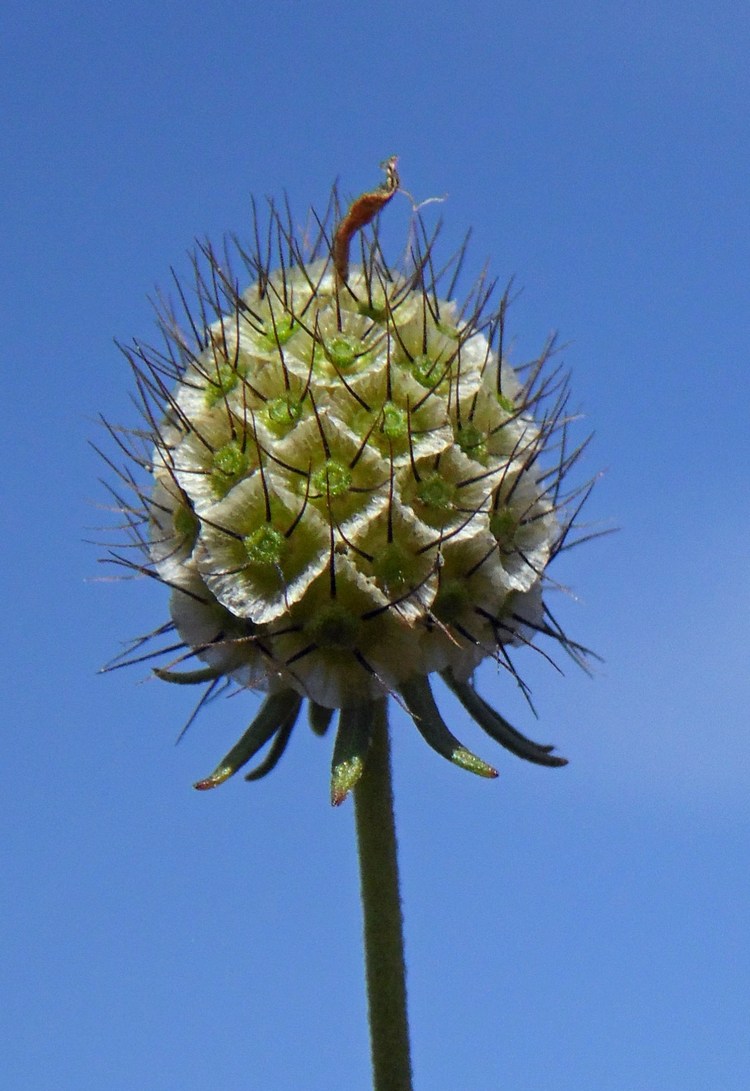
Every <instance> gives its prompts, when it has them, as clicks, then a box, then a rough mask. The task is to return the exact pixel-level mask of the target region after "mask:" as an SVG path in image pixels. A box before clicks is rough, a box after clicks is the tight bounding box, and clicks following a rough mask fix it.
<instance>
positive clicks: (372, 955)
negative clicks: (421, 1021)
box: [354, 701, 411, 1091]
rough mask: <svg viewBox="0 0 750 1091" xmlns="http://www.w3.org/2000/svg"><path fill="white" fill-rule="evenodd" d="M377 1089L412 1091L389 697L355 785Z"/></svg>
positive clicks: (375, 719) (376, 716)
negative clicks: (388, 712)
mask: <svg viewBox="0 0 750 1091" xmlns="http://www.w3.org/2000/svg"><path fill="white" fill-rule="evenodd" d="M354 812H355V816H356V825H357V846H358V851H359V870H360V885H361V891H362V909H363V914H364V941H365V968H366V975H367V1000H368V1012H369V1020H370V1044H371V1050H372V1070H373V1089H374V1091H410V1089H411V1061H410V1052H409V1024H408V1019H407V1004H406V969H405V962H404V937H403V916H402V912H401V899H400V893H399V878H398V858H397V846H396V827H395V819H394V810H393V789H392V783H391V759H390V742H389V738H388V717H387V710H386V702H385V701H379V702H377V704H376V706H375V710H374V716H373V726H372V742H371V744H370V750H369V753H368V756H367V764H366V766H365V770H364V773H363V775H362V778H361V779H360V781H359V783H358V784H357V786H356V788H355V789H354Z"/></svg>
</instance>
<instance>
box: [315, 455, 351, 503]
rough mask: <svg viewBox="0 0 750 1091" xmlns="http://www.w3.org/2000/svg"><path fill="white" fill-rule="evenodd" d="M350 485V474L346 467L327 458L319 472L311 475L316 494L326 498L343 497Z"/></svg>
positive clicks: (333, 459)
mask: <svg viewBox="0 0 750 1091" xmlns="http://www.w3.org/2000/svg"><path fill="white" fill-rule="evenodd" d="M351 483H352V472H351V470H350V469H349V467H348V466H344V464H343V463H341V462H337V460H336V459H335V458H328V459H326V461H325V462H324V464H323V465H322V466H321V468H320V469H319V470H316V471H315V473H314V474H313V475H312V486H313V488H314V489H315V491H316V492H318V493H323V494H324V495H328V496H343V494H344V493H345V492H347V491H348V489H349V487H350V486H351Z"/></svg>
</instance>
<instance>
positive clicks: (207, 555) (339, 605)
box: [111, 159, 591, 803]
mask: <svg viewBox="0 0 750 1091" xmlns="http://www.w3.org/2000/svg"><path fill="white" fill-rule="evenodd" d="M384 168H385V170H386V180H385V183H384V184H383V185H382V186H381V187H380V188H379V189H377V190H375V191H374V192H372V193H367V194H363V195H362V196H361V197H359V198H358V199H357V200H356V201H354V202H353V204H352V205H351V206H350V207H349V209H348V211H347V212H346V213H345V214H342V212H341V210H340V208H339V203H338V197H337V194H336V191H335V190H334V191H333V194H332V198H331V202H330V204H329V208H328V211H327V213H326V215H325V216H323V217H315V219H314V224H315V228H314V231H313V233H312V237H311V238H308V237H307V236H302V237H300V235H299V234H298V233H297V232H296V231H295V229H294V228H293V225H292V219H291V215H290V214H289V211H288V209H287V208H284V209H279V208H277V207H276V206H275V205H274V204H273V203H271V204H270V205H269V215H268V217H267V222H266V224H265V226H262V225H261V222H260V220H261V217H260V216H258V215H257V213H256V216H255V233H254V241H253V244H252V246H251V247H250V248H249V249H248V248H247V247H246V246H244V245H243V244H241V243H239V242H237V241H234V242H233V244H232V246H231V247H230V246H227V247H225V251H224V253H222V254H221V255H219V254H217V252H216V251H215V250H214V249H213V248H212V247H211V246H209V245H202V246H200V247H199V252H198V254H197V255H196V257H195V260H194V273H195V277H194V285H193V286H192V295H193V296H194V298H188V294H187V293H186V291H185V290H183V288H182V287H181V286H180V285H179V283H178V285H177V290H178V293H179V301H180V306H181V316H180V315H178V314H177V313H175V311H174V310H173V309H172V308H171V307H169V306H166V307H164V308H163V310H162V312H161V314H160V328H161V332H162V335H163V339H164V345H163V347H161V348H159V349H156V348H153V347H151V346H146V345H144V344H141V343H135V344H134V345H133V346H132V347H130V348H126V349H125V350H124V351H125V355H126V356H127V358H128V360H129V361H130V364H131V367H132V371H133V374H134V377H135V382H136V389H137V393H138V398H139V402H140V408H141V411H142V416H143V422H144V426H143V428H141V429H138V430H136V431H132V432H129V433H128V432H124V431H123V430H121V429H114V428H112V429H111V431H112V433H113V435H115V438H116V439H117V442H118V444H119V445H120V447H121V448H123V449H124V450H125V451H126V453H127V456H128V465H127V466H126V467H125V468H124V469H122V470H121V471H119V480H120V485H119V486H118V487H116V488H115V490H114V492H115V494H116V497H117V502H118V506H119V507H120V508H121V510H122V511H123V512H124V513H125V515H126V519H127V527H128V530H129V532H130V535H131V537H132V543H131V544H133V545H134V546H135V548H136V551H137V552H136V559H133V556H132V555H128V554H127V553H125V552H123V551H117V552H113V554H112V559H114V560H115V561H116V562H117V563H118V564H123V565H125V566H126V567H127V568H129V569H132V570H135V571H136V572H138V573H143V574H147V575H149V576H152V577H155V578H156V579H158V580H159V581H161V582H162V583H163V584H165V585H166V586H167V587H168V588H169V589H170V592H171V598H170V615H171V620H170V622H169V623H168V624H167V625H165V626H162V627H161V628H160V629H159V630H157V632H156V633H154V634H150V637H149V638H143V640H142V641H139V642H137V643H136V645H135V649H136V650H135V651H134V650H133V648H131V649H130V651H129V653H126V655H125V656H124V657H123V658H122V659H121V660H120V662H128V661H132V660H133V658H137V659H138V660H142V659H143V658H144V657H149V656H151V655H153V656H159V655H160V656H162V661H163V663H164V665H163V666H160V667H158V668H156V670H155V673H156V674H157V675H158V677H159V678H161V679H163V680H165V681H168V682H172V683H179V684H200V683H203V684H205V685H206V686H207V689H206V693H205V695H204V700H205V699H207V698H208V697H211V696H214V695H215V694H216V693H217V692H219V691H220V690H221V689H222V688H223V687H224V686H225V685H234V686H239V687H246V688H249V689H258V690H263V691H265V692H266V697H265V700H264V701H263V703H262V705H261V707H260V710H259V711H258V714H257V716H256V717H255V719H254V720H253V722H252V723H251V725H250V727H249V728H248V729H247V731H246V732H245V734H244V735H243V736H242V738H241V739H240V740H239V742H238V743H237V744H236V745H235V746H234V747H233V748H232V750H231V751H230V752H229V753H228V754H227V755H226V756H225V757H224V758H223V760H222V761H221V762H220V763H219V765H218V767H217V768H216V770H215V771H214V772H213V773H212V774H211V775H210V776H208V777H206V778H205V779H203V780H201V781H199V782H198V783H197V784H196V787H197V788H201V789H205V788H211V787H214V786H215V785H218V784H220V783H221V782H222V781H224V780H226V779H227V778H228V777H229V776H231V775H232V774H233V773H235V772H236V771H237V770H239V769H240V768H242V767H243V766H244V765H245V764H246V763H247V762H248V761H250V760H251V759H252V758H253V757H254V756H255V755H256V754H258V753H259V751H261V749H262V748H263V747H264V746H266V745H267V744H270V747H269V750H268V753H267V755H266V757H265V758H264V760H263V761H262V762H261V764H260V765H259V766H258V767H257V768H255V769H254V770H253V771H252V772H251V773H250V774H248V775H247V779H253V778H256V777H258V776H261V775H263V774H264V773H266V772H268V771H269V770H270V769H271V768H273V766H274V765H275V763H276V762H277V760H278V758H279V757H280V755H281V754H282V752H283V750H284V748H285V747H286V744H287V742H288V740H289V737H290V734H291V732H292V729H293V727H294V725H295V722H296V721H297V719H298V715H299V712H300V709H301V706H302V704H303V702H304V701H305V700H307V701H308V703H309V717H310V722H311V725H312V727H313V728H314V729H315V730H316V731H317V732H318V733H320V734H322V733H323V732H324V731H325V729H326V728H327V727H328V725H329V722H330V721H331V719H332V716H333V713H334V712H335V711H338V726H337V734H336V740H335V744H334V750H333V771H332V785H331V792H332V799H333V802H334V803H339V802H341V801H342V800H343V799H344V798H345V796H346V795H347V793H348V792H349V791H350V790H351V789H352V788H353V786H354V785H355V784H356V782H357V780H358V779H359V777H360V775H361V773H362V770H363V768H364V763H365V761H366V758H367V753H368V747H369V743H370V738H371V732H372V725H373V720H374V717H375V715H376V712H377V711H378V709H379V708H381V706H382V704H383V702H385V701H386V699H387V698H388V697H390V696H393V697H394V698H395V699H396V700H397V701H398V702H399V703H400V704H401V705H402V707H404V708H406V709H407V710H408V712H409V713H410V715H411V717H412V719H413V721H414V723H415V725H416V727H417V728H418V730H419V731H420V732H421V734H422V735H423V736H424V738H425V740H426V741H427V742H428V743H429V745H430V746H431V747H432V748H433V749H434V750H436V751H437V752H438V753H439V754H442V755H443V756H444V757H447V758H449V759H450V760H451V761H453V762H455V763H456V764H457V765H460V766H462V767H463V768H465V769H468V770H470V771H471V772H474V773H477V774H479V775H480V776H485V777H494V776H496V775H497V774H496V771H495V769H494V768H493V767H492V766H491V765H489V764H487V762H485V761H484V760H482V759H481V758H479V757H477V756H475V755H474V754H473V753H471V752H470V751H469V750H467V749H466V748H465V747H464V746H463V745H462V744H461V743H460V742H459V741H458V739H456V738H455V737H454V735H453V734H452V732H451V731H450V730H449V728H448V727H447V725H446V724H445V722H444V720H443V718H442V716H441V714H440V712H439V710H438V707H437V705H436V703H435V700H434V697H433V694H432V689H431V685H430V680H429V676H430V675H431V674H434V673H436V672H437V673H439V674H440V675H441V676H442V678H443V679H444V681H445V683H446V684H447V685H448V687H449V688H450V689H451V690H452V691H453V692H454V694H455V695H456V696H457V698H458V700H459V701H460V702H461V704H462V705H463V706H464V707H465V709H466V710H467V711H468V712H469V714H470V715H471V716H472V717H473V718H474V720H476V721H477V723H479V724H480V725H481V727H482V728H483V729H484V730H485V731H486V732H487V734H488V735H490V736H491V737H492V738H493V739H494V740H496V741H497V742H498V743H500V744H501V745H502V746H504V747H505V748H507V749H508V750H510V751H512V752H513V753H515V754H517V755H518V756H519V757H522V758H525V759H526V760H528V761H531V762H536V763H537V764H540V765H546V766H560V765H564V764H565V759H564V758H561V757H559V756H557V755H556V754H554V753H553V748H552V747H551V746H546V745H540V744H538V743H534V742H532V741H531V740H529V739H528V738H526V737H525V736H523V735H522V734H521V733H520V732H518V731H517V730H516V729H515V728H513V727H512V726H511V725H510V724H509V723H508V722H507V721H506V720H505V719H504V718H503V717H502V716H501V715H500V714H499V713H497V712H496V711H495V710H494V709H493V708H492V707H491V706H490V705H489V704H487V702H486V701H485V700H484V699H483V698H482V697H481V696H480V694H479V693H478V692H477V690H476V689H475V688H474V685H473V682H472V678H473V673H474V671H475V669H476V667H477V666H478V665H479V664H480V663H481V662H482V661H483V660H484V659H486V658H488V657H492V658H494V659H495V660H496V661H497V662H498V663H499V664H501V665H502V666H504V667H506V668H508V670H509V671H510V672H511V673H512V674H513V676H514V677H515V678H516V679H517V681H518V682H519V684H521V685H522V686H523V683H522V682H521V680H520V678H518V675H517V674H516V671H515V666H514V664H513V661H512V659H511V655H510V649H512V648H514V647H517V646H523V645H534V646H536V641H537V640H538V638H540V637H542V638H548V639H550V640H552V641H554V642H557V644H559V645H560V646H561V647H562V648H563V649H564V650H565V651H566V652H567V653H569V654H570V655H571V656H572V657H573V658H574V659H575V660H577V661H578V662H579V663H584V661H585V655H586V650H585V649H584V648H582V647H581V646H580V645H578V644H576V643H574V642H572V641H570V640H569V639H568V638H567V637H566V636H565V634H564V633H563V631H562V629H561V628H560V626H559V625H558V624H557V623H556V621H555V620H554V618H553V616H552V614H551V613H550V610H549V606H548V604H547V603H546V601H545V595H544V592H545V584H546V583H547V581H548V580H549V576H548V568H549V565H550V563H551V562H552V561H553V560H554V558H555V557H556V556H557V555H558V554H559V553H560V552H561V551H562V550H563V549H565V548H568V547H569V546H570V545H571V544H572V543H571V531H572V529H573V528H574V527H575V525H576V519H577V516H578V513H579V511H580V508H581V505H582V503H583V501H584V500H585V498H586V496H587V495H588V492H589V490H590V487H591V483H590V482H589V483H587V484H585V485H583V486H579V487H577V488H574V489H572V490H571V489H568V488H567V487H566V477H567V474H568V471H569V470H570V468H571V467H572V466H573V464H574V463H575V462H576V461H577V459H578V457H579V455H580V453H581V451H582V449H583V447H584V446H585V444H581V445H579V446H575V447H572V448H571V447H570V446H569V443H568V423H569V419H570V418H569V415H568V412H567V408H566V407H567V398H568V388H567V380H566V377H565V376H564V375H562V374H561V372H560V370H559V369H555V368H551V367H548V366H547V364H548V361H549V358H550V355H551V348H552V346H551V344H548V345H547V346H546V347H545V349H544V351H543V352H542V354H541V355H540V357H539V358H538V359H537V360H535V361H534V362H533V363H531V364H529V365H527V366H525V367H524V368H523V369H520V370H518V371H516V370H514V369H513V368H512V367H511V366H510V365H509V363H508V362H507V360H506V359H505V357H504V355H503V333H504V326H505V317H506V309H507V304H508V292H507V291H506V292H505V293H504V294H503V295H502V296H501V298H500V301H499V304H498V305H497V307H496V308H495V309H494V310H488V306H489V304H490V301H491V299H492V297H493V295H494V291H495V285H494V284H488V283H487V282H486V280H485V279H481V280H480V281H479V282H478V283H477V284H476V285H475V286H474V288H473V290H472V292H471V293H470V295H469V297H468V299H466V300H464V302H463V303H462V304H458V303H456V302H455V301H454V300H453V294H454V288H455V284H456V281H457V278H458V275H459V272H460V268H461V265H462V260H463V257H464V248H462V250H461V252H460V253H459V254H458V255H457V256H456V257H455V258H454V259H453V261H452V262H449V263H448V264H447V265H446V266H444V267H439V265H438V261H437V258H436V255H435V246H436V238H437V232H435V233H434V234H432V235H430V234H428V232H427V229H426V228H425V226H424V224H423V222H422V220H421V218H420V217H419V216H418V215H415V219H414V228H413V231H412V234H411V238H410V244H409V246H408V248H407V254H406V257H405V258H404V259H403V260H402V261H400V262H399V263H398V265H397V266H395V267H394V266H392V265H389V263H388V262H387V261H386V259H385V257H384V254H383V252H382V249H381V246H380V243H379V239H378V234H377V230H376V217H377V215H378V213H379V212H380V210H381V209H382V208H383V206H384V205H386V204H387V203H388V202H389V201H390V200H391V199H392V197H393V196H394V194H395V193H396V191H397V190H398V187H399V181H398V176H397V174H396V161H395V159H391V160H388V161H387V163H385V164H384ZM373 224H374V226H372V225H373ZM368 225H371V226H369V227H368ZM355 240H356V241H355ZM350 249H354V250H355V252H357V253H358V260H357V261H354V260H350ZM238 261H239V262H240V264H241V265H243V266H244V273H243V276H246V277H247V279H248V280H249V281H250V287H249V288H245V287H243V286H242V283H241V281H240V280H239V279H238V278H237V277H236V273H235V271H234V267H235V265H236V264H237V262H238ZM128 490H129V493H130V495H128V494H127V493H128ZM172 633H176V641H175V640H174V639H172V638H171V634H172ZM165 637H166V638H167V646H166V647H163V648H161V649H157V650H155V651H153V652H151V651H148V652H144V643H143V642H144V641H145V640H148V639H153V638H156V639H160V638H165ZM196 661H198V662H199V663H200V665H196Z"/></svg>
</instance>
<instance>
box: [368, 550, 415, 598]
mask: <svg viewBox="0 0 750 1091" xmlns="http://www.w3.org/2000/svg"><path fill="white" fill-rule="evenodd" d="M372 570H373V572H374V574H375V578H376V579H377V581H378V582H379V583H380V584H382V585H383V587H386V588H388V589H389V590H391V591H400V590H402V589H403V588H404V587H408V586H412V585H413V584H414V583H416V581H417V566H416V563H415V558H414V556H413V554H411V553H408V552H407V551H406V550H405V549H403V548H402V547H401V546H399V545H397V544H396V543H395V542H389V543H388V545H387V546H386V547H385V549H383V550H382V551H381V552H380V553H378V555H377V557H376V558H375V560H374V561H373V564H372Z"/></svg>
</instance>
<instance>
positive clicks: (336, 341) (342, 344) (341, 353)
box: [325, 333, 364, 371]
mask: <svg viewBox="0 0 750 1091" xmlns="http://www.w3.org/2000/svg"><path fill="white" fill-rule="evenodd" d="M325 352H326V356H327V357H328V359H329V360H330V362H331V363H332V364H333V366H334V367H335V368H336V370H337V371H348V370H349V369H350V368H351V367H352V366H353V365H354V364H355V363H356V362H357V360H358V359H359V357H360V356H362V355H363V353H364V345H363V344H362V342H361V341H360V340H359V338H358V337H350V336H348V335H347V334H345V333H340V334H339V335H338V336H337V337H333V338H332V339H331V340H330V341H328V342H326V346H325Z"/></svg>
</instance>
